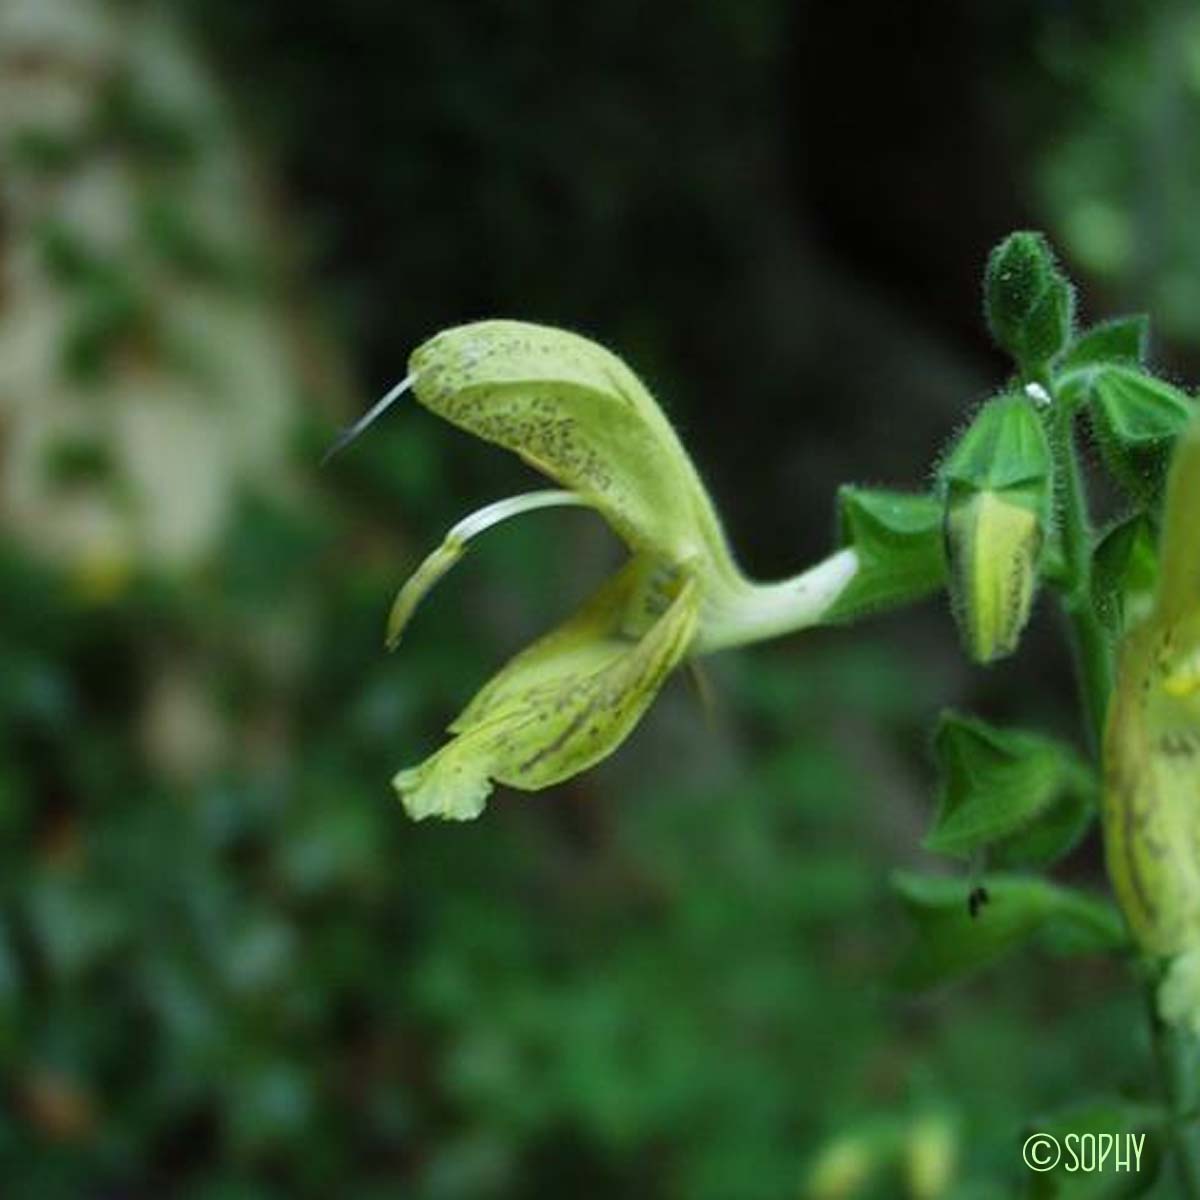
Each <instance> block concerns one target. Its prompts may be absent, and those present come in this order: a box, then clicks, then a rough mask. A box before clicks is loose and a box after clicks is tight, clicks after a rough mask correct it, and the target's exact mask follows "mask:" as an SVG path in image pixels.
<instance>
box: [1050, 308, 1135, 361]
mask: <svg viewBox="0 0 1200 1200" xmlns="http://www.w3.org/2000/svg"><path fill="white" fill-rule="evenodd" d="M1149 341H1150V319H1149V317H1147V316H1146V315H1145V314H1144V313H1138V314H1136V315H1135V316H1131V317H1117V318H1116V319H1115V320H1112V321H1105V322H1104V323H1103V324H1101V325H1093V326H1092V327H1091V329H1087V330H1085V331H1084V332H1083V333H1081V334H1080V335H1079V336H1078V337H1077V338H1076V339H1075V340H1074V341H1073V342H1072V343H1071V345H1070V346H1069V347H1068V348H1067V352H1066V353H1065V354H1064V355H1063V357H1062V359H1061V360H1060V361H1059V363H1058V368H1057V369H1058V371H1059V372H1067V371H1075V370H1081V369H1083V368H1085V367H1095V366H1105V365H1107V364H1109V363H1127V364H1129V365H1133V366H1136V365H1140V364H1142V363H1144V362H1145V361H1146V352H1147V347H1148V345H1149Z"/></svg>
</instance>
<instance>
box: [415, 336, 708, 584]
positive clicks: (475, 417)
mask: <svg viewBox="0 0 1200 1200" xmlns="http://www.w3.org/2000/svg"><path fill="white" fill-rule="evenodd" d="M409 373H410V378H412V380H413V391H414V393H415V395H416V397H417V399H418V400H419V401H420V402H421V403H422V404H424V405H425V406H426V407H427V408H429V409H430V410H431V411H433V412H435V413H437V414H438V415H439V416H442V417H444V418H445V419H446V420H448V421H451V422H452V423H453V424H455V425H458V426H459V427H460V428H462V429H465V430H467V431H468V432H469V433H473V434H475V435H476V436H477V437H481V438H484V439H486V440H487V441H490V442H495V443H496V444H498V445H501V446H504V447H505V448H507V449H509V450H513V451H515V452H516V453H518V454H519V455H520V456H521V457H522V458H523V459H525V461H526V462H528V463H529V464H530V465H531V466H534V467H536V468H537V469H538V470H540V471H543V472H544V473H545V474H547V475H549V476H550V477H551V478H553V479H555V480H557V481H558V482H559V483H561V484H562V485H563V486H564V487H567V488H570V489H571V490H572V491H575V492H578V493H579V494H580V495H582V496H584V497H586V498H587V501H588V502H589V503H590V504H592V505H593V506H594V507H595V508H597V509H599V510H600V511H601V512H602V513H603V514H604V516H605V518H606V519H607V520H608V521H609V522H610V524H611V525H612V526H613V528H614V529H615V530H616V531H617V532H618V533H619V534H620V535H621V537H622V538H624V540H625V541H626V542H627V543H628V544H629V545H630V546H631V547H633V548H634V549H635V550H651V551H654V552H656V553H657V554H658V555H659V556H661V557H664V558H667V559H670V560H671V561H674V562H680V561H686V560H688V559H692V558H696V557H697V556H701V555H702V556H705V557H707V558H708V559H709V562H710V565H712V566H715V567H716V569H717V571H718V572H720V573H726V572H731V571H732V564H731V563H730V561H729V555H728V551H727V549H726V546H725V540H724V536H723V534H722V532H721V529H720V524H719V522H718V519H717V516H716V513H715V512H714V510H713V507H712V504H711V502H710V501H709V499H708V495H707V493H706V492H705V490H704V487H703V485H702V484H701V482H700V479H699V477H698V476H697V474H696V471H695V468H694V467H693V466H692V463H691V460H690V459H689V458H688V456H687V452H686V451H685V450H684V448H683V446H682V445H681V444H680V442H679V439H678V438H677V437H676V435H675V431H674V430H673V429H672V428H671V425H670V423H669V422H668V421H667V419H666V418H665V417H664V416H663V414H662V412H661V410H660V409H659V407H658V405H657V404H656V403H655V402H654V400H653V398H652V397H651V395H650V393H649V392H648V391H647V390H646V388H645V387H644V386H643V385H642V383H641V381H640V380H639V379H638V377H637V376H636V375H635V374H634V373H633V372H632V371H631V370H630V369H629V368H628V367H627V366H626V365H625V364H624V363H623V362H622V361H621V360H620V359H619V358H617V356H616V355H614V354H611V353H610V352H609V351H607V350H605V349H604V348H603V347H602V346H598V345H596V344H595V343H594V342H591V341H589V340H588V339H587V338H583V337H580V336H578V335H577V334H573V333H568V332H566V331H565V330H561V329H553V328H549V327H547V326H542V325H530V324H527V323H525V322H522V321H480V322H477V323H475V324H471V325H460V326H458V327H457V328H454V329H448V330H446V331H445V332H443V333H439V334H438V335H437V336H436V337H434V338H431V339H430V340H429V341H427V342H426V343H425V344H424V345H422V346H420V347H418V348H417V350H415V351H414V352H413V355H412V357H411V359H410V360H409Z"/></svg>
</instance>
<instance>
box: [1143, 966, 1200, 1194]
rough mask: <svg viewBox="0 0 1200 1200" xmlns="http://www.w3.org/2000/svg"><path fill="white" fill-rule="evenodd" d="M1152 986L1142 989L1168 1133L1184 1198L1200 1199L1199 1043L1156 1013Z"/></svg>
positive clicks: (1186, 1031)
mask: <svg viewBox="0 0 1200 1200" xmlns="http://www.w3.org/2000/svg"><path fill="white" fill-rule="evenodd" d="M1156 993H1157V988H1156V987H1153V986H1152V987H1150V988H1148V989H1147V992H1146V999H1147V1008H1148V1015H1149V1020H1150V1035H1151V1039H1152V1041H1153V1043H1154V1057H1155V1060H1156V1061H1157V1063H1158V1071H1159V1077H1160V1078H1161V1080H1162V1088H1163V1093H1164V1097H1165V1099H1166V1102H1167V1107H1168V1109H1169V1112H1170V1118H1169V1124H1168V1134H1169V1138H1170V1143H1171V1149H1172V1150H1173V1151H1174V1154H1175V1164H1176V1167H1177V1170H1178V1175H1179V1184H1180V1187H1181V1188H1182V1191H1181V1193H1180V1195H1181V1196H1183V1197H1184V1200H1200V1127H1198V1126H1197V1122H1196V1113H1197V1109H1198V1107H1200V1042H1197V1039H1196V1036H1195V1035H1194V1034H1193V1033H1192V1032H1191V1031H1190V1030H1188V1029H1183V1028H1180V1027H1174V1026H1170V1025H1168V1024H1167V1023H1166V1022H1165V1021H1164V1020H1163V1019H1162V1018H1161V1017H1160V1016H1159V1015H1158V1008H1157V1000H1156Z"/></svg>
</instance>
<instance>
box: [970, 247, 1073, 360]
mask: <svg viewBox="0 0 1200 1200" xmlns="http://www.w3.org/2000/svg"><path fill="white" fill-rule="evenodd" d="M1074 307H1075V297H1074V293H1073V291H1072V289H1071V285H1070V283H1069V282H1068V281H1067V278H1066V276H1065V275H1063V273H1062V272H1061V271H1060V270H1059V269H1058V267H1057V266H1056V265H1055V262H1054V255H1053V254H1052V252H1051V250H1050V246H1049V243H1048V242H1047V241H1046V239H1045V238H1044V237H1043V236H1042V235H1041V234H1040V233H1028V232H1023V233H1014V234H1010V235H1009V236H1008V237H1007V238H1005V239H1004V241H1002V242H1001V243H1000V245H998V246H997V247H996V248H995V250H993V251H992V253H991V256H990V257H989V258H988V265H987V272H986V274H985V277H984V313H985V315H986V317H987V323H988V328H989V329H990V330H991V332H992V337H993V338H995V340H996V344H997V345H998V346H1000V347H1001V349H1003V350H1007V351H1008V352H1009V354H1011V355H1012V356H1013V358H1014V359H1015V360H1016V361H1017V363H1018V364H1019V365H1020V367H1021V369H1022V370H1023V371H1025V372H1026V373H1032V372H1035V371H1037V370H1038V369H1039V368H1041V367H1043V366H1044V365H1045V364H1046V363H1048V362H1049V361H1050V359H1052V358H1053V357H1054V356H1055V355H1056V354H1058V353H1059V351H1060V350H1062V349H1063V347H1064V346H1066V344H1067V342H1068V341H1070V338H1071V326H1072V323H1073V319H1074Z"/></svg>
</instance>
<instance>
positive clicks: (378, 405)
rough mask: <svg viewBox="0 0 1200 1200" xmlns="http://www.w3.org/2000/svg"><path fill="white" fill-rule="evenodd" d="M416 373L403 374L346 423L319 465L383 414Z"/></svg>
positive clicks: (405, 390)
mask: <svg viewBox="0 0 1200 1200" xmlns="http://www.w3.org/2000/svg"><path fill="white" fill-rule="evenodd" d="M416 381H417V377H416V375H405V377H404V378H403V379H402V380H400V382H399V383H398V384H396V386H395V387H394V388H392V390H391V391H390V392H388V393H387V395H386V396H384V397H383V398H382V399H380V400H377V401H376V402H375V403H374V404H372V405H371V407H370V408H369V409H368V410H367V411H366V412H365V413H363V415H362V416H361V417H359V418H358V420H357V421H355V422H354V424H353V425H348V426H347V427H346V428H345V429H343V430H342V432H341V433H339V434H338V435H337V437H336V438H335V439H334V442H333V445H332V446H330V447H329V449H328V450H326V451H325V454H324V456H323V457H322V459H321V466H324V465H325V464H326V463H327V462H328V461H329V460H330V459H331V458H332V457H333V456H334V455H335V454H336V453H337V452H338V451H339V450H344V449H345V448H346V447H347V446H348V445H350V443H351V442H352V441H354V439H355V438H356V437H358V435H359V434H360V433H362V431H363V430H364V429H366V428H367V426H368V425H370V424H372V423H373V422H374V421H375V420H376V419H377V418H379V417H381V416H383V414H384V413H385V412H386V411H387V410H388V409H389V408H390V407H391V406H392V405H393V404H394V403H395V402H396V401H397V400H399V399H400V397H401V396H403V395H404V393H405V392H407V391H408V389H409V388H410V387H412V385H413V384H414V383H416Z"/></svg>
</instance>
